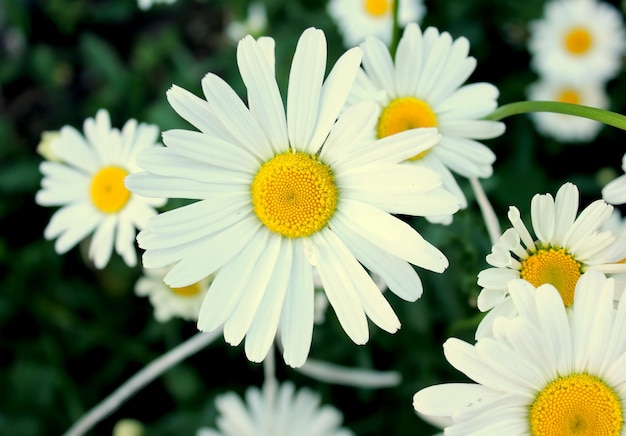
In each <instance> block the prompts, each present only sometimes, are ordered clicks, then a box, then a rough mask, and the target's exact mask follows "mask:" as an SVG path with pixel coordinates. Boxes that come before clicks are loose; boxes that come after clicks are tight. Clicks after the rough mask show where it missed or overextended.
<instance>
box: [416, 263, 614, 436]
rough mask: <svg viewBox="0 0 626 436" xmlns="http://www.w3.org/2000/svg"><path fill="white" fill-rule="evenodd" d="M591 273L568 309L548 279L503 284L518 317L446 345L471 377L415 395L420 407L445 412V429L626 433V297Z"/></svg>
mask: <svg viewBox="0 0 626 436" xmlns="http://www.w3.org/2000/svg"><path fill="white" fill-rule="evenodd" d="M614 286H615V283H614V281H613V280H612V279H607V278H606V277H605V276H604V275H603V274H602V273H600V272H598V271H590V272H588V273H585V274H584V275H583V277H581V279H580V281H579V282H578V285H577V287H576V296H575V301H574V304H573V307H572V309H571V311H568V310H567V309H566V308H565V306H563V304H561V295H560V294H559V292H558V291H557V290H556V288H554V287H553V286H552V285H542V286H540V287H539V288H535V287H533V286H532V285H530V284H529V283H528V282H526V281H524V280H516V281H514V282H512V283H511V285H510V292H511V296H512V298H513V301H514V304H515V306H516V309H517V312H518V313H519V314H520V315H519V316H516V317H514V318H511V319H508V318H499V319H497V320H496V323H495V325H494V333H495V334H494V337H493V338H484V339H479V340H478V342H477V343H476V344H475V345H470V344H468V343H466V342H463V341H461V340H458V339H456V338H450V339H448V340H447V341H446V342H445V344H444V354H445V356H446V359H447V360H448V362H450V364H451V365H452V366H454V367H455V368H456V369H457V370H459V371H461V372H462V373H464V374H465V375H467V376H468V377H469V378H470V379H471V380H473V381H474V382H475V383H449V384H442V385H436V386H430V387H427V388H425V389H422V390H420V391H419V392H417V393H416V394H415V395H414V397H413V406H414V408H415V409H416V410H418V411H419V412H420V413H422V414H426V415H434V416H443V417H450V418H451V419H452V421H453V424H452V425H449V426H447V427H446V428H445V431H444V433H445V434H446V435H450V436H453V435H457V436H470V435H473V436H478V435H507V436H508V435H510V436H522V435H535V436H540V435H541V436H542V435H559V436H563V435H572V436H573V435H589V436H591V435H594V436H595V435H614V436H620V435H624V434H626V429H625V427H624V420H625V419H626V299H621V300H620V302H619V304H618V305H617V308H616V306H615V304H614V295H613V293H614Z"/></svg>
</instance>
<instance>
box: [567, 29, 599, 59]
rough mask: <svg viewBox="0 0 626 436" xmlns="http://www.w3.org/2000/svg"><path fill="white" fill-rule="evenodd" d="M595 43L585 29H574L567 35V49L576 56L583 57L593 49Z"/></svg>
mask: <svg viewBox="0 0 626 436" xmlns="http://www.w3.org/2000/svg"><path fill="white" fill-rule="evenodd" d="M592 42H593V40H592V38H591V34H590V33H589V31H588V30H587V29H585V28H583V27H574V28H573V29H570V31H569V32H567V34H566V35H565V39H564V44H565V49H566V50H567V51H568V52H569V53H571V54H573V55H576V56H579V55H583V54H585V53H586V52H587V51H589V49H590V48H591V43H592Z"/></svg>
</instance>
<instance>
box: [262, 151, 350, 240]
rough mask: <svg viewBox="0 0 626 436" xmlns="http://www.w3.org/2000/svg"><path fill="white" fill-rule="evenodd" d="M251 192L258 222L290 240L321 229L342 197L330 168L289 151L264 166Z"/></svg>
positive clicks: (310, 156)
mask: <svg viewBox="0 0 626 436" xmlns="http://www.w3.org/2000/svg"><path fill="white" fill-rule="evenodd" d="M251 191H252V206H253V209H254V213H255V214H256V216H257V217H258V218H259V220H261V222H262V223H263V224H265V226H266V227H267V228H268V229H270V230H271V231H272V232H276V233H278V234H281V235H283V236H286V237H288V238H300V237H302V236H309V235H311V234H313V233H315V232H317V231H319V230H321V229H322V227H324V226H325V225H326V223H328V221H329V220H330V218H331V217H332V216H333V214H334V212H335V209H336V207H337V201H338V197H339V191H338V189H337V186H336V185H335V177H334V176H333V174H332V172H331V170H330V167H329V166H328V165H326V164H324V163H322V162H320V161H319V160H318V159H317V158H316V157H315V156H312V155H309V154H305V153H300V152H297V153H292V152H290V151H289V152H286V153H282V154H279V155H276V156H274V157H273V158H272V159H270V160H269V161H267V162H265V163H264V164H263V165H261V168H260V169H259V172H258V173H257V174H256V176H255V177H254V180H253V181H252V187H251Z"/></svg>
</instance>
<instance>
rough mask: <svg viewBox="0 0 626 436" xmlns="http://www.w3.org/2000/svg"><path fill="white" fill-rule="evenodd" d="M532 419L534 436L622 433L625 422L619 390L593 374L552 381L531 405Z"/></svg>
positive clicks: (575, 375)
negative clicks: (617, 391) (615, 389)
mask: <svg viewBox="0 0 626 436" xmlns="http://www.w3.org/2000/svg"><path fill="white" fill-rule="evenodd" d="M528 420H529V422H530V432H531V434H532V435H533V436H568V435H578V436H585V435H586V436H596V435H603V436H613V435H614V436H618V435H619V434H620V432H621V429H622V426H623V423H624V421H623V419H622V405H621V403H620V399H619V396H618V395H617V393H616V392H615V391H614V390H613V389H612V388H611V387H609V386H608V385H607V384H606V383H604V382H603V381H602V380H600V379H599V378H598V377H594V376H591V375H589V374H572V375H568V376H565V377H559V378H557V379H556V380H554V381H552V382H550V383H548V384H547V385H546V387H544V388H543V389H542V390H541V392H539V394H538V395H537V397H536V398H535V401H534V402H533V403H532V405H531V406H530V413H529V416H528Z"/></svg>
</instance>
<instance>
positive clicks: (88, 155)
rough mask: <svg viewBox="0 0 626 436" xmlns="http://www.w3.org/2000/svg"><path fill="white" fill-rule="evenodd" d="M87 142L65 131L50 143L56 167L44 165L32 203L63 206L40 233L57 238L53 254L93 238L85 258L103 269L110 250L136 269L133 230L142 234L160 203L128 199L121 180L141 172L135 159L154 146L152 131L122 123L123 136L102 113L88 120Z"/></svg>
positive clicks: (155, 132) (70, 130) (154, 131)
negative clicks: (140, 230)
mask: <svg viewBox="0 0 626 436" xmlns="http://www.w3.org/2000/svg"><path fill="white" fill-rule="evenodd" d="M83 130H84V133H85V136H84V137H83V136H82V135H81V134H80V132H78V131H77V130H76V129H75V128H73V127H71V126H64V127H63V128H62V129H61V131H60V132H59V136H58V137H57V138H56V139H54V140H53V141H52V142H51V143H50V146H49V147H50V152H51V153H52V155H53V156H55V157H56V159H58V160H59V161H54V162H51V161H46V162H42V163H41V165H40V166H39V169H40V171H41V173H42V174H43V176H44V177H43V179H42V180H41V189H40V190H39V191H38V192H37V194H36V196H35V201H36V202H37V204H39V205H41V206H62V207H61V209H59V210H57V211H56V212H55V213H54V214H53V215H52V218H51V219H50V223H48V226H47V227H46V229H45V230H44V237H45V238H46V239H54V238H58V239H57V240H56V242H55V246H54V247H55V250H56V251H57V253H59V254H63V253H65V252H67V251H68V250H70V249H71V248H72V247H74V246H75V245H76V244H77V243H78V242H80V241H81V240H83V239H85V238H86V237H87V236H88V235H90V234H91V233H93V236H92V239H91V242H90V246H89V258H90V259H91V260H92V261H93V263H94V265H95V266H96V268H104V267H105V266H106V265H107V263H108V262H109V259H110V257H111V252H112V251H113V247H115V251H116V252H117V253H118V254H119V255H120V256H122V258H123V259H124V261H125V262H126V264H127V265H129V266H134V265H135V264H136V263H137V251H136V247H135V228H139V229H141V228H142V227H143V226H144V224H145V222H146V221H147V220H148V218H149V217H151V216H153V215H156V211H155V209H154V208H155V207H160V206H163V205H164V204H165V201H166V199H164V198H145V197H142V196H140V195H136V194H133V193H131V192H130V191H129V190H128V189H126V187H125V186H124V178H125V177H126V176H127V175H128V174H131V173H133V172H135V171H138V170H140V168H139V167H138V166H137V164H136V162H135V157H136V155H137V153H138V152H139V151H141V150H144V149H146V148H149V147H152V146H154V145H155V144H156V140H157V137H158V134H159V130H158V128H157V127H156V126H154V125H149V124H144V123H139V124H138V123H137V121H135V120H129V121H127V122H126V124H125V125H124V127H123V128H122V130H121V131H120V130H118V129H115V128H111V120H110V118H109V113H108V112H107V111H106V110H104V109H100V110H99V111H98V113H97V114H96V117H95V118H87V119H86V120H85V123H84V127H83Z"/></svg>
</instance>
